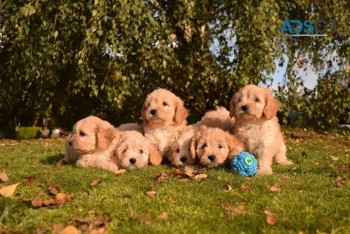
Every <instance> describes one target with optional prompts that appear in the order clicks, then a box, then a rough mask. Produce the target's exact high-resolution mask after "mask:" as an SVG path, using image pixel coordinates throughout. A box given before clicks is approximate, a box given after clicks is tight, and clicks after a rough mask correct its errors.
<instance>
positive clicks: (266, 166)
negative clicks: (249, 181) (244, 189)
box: [256, 152, 273, 176]
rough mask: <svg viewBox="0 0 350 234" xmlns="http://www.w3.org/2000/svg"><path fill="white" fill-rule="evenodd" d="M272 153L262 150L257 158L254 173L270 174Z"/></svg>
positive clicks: (258, 174) (259, 174)
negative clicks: (256, 166)
mask: <svg viewBox="0 0 350 234" xmlns="http://www.w3.org/2000/svg"><path fill="white" fill-rule="evenodd" d="M272 158H273V157H272V155H270V154H269V153H268V152H262V155H260V156H259V157H258V158H257V160H258V172H257V173H256V175H257V176H261V175H272Z"/></svg>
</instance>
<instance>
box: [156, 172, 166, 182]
mask: <svg viewBox="0 0 350 234" xmlns="http://www.w3.org/2000/svg"><path fill="white" fill-rule="evenodd" d="M154 178H155V179H156V180H157V181H159V182H164V181H166V180H168V179H169V176H168V174H167V173H165V172H162V173H158V174H156V175H155V177H154Z"/></svg>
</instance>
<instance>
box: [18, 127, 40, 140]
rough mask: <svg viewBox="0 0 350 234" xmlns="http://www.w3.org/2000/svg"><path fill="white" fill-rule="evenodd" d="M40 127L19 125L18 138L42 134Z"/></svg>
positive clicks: (29, 137)
mask: <svg viewBox="0 0 350 234" xmlns="http://www.w3.org/2000/svg"><path fill="white" fill-rule="evenodd" d="M40 130H41V128H40V127H18V128H17V138H18V139H32V138H38V137H40V136H41V131H40Z"/></svg>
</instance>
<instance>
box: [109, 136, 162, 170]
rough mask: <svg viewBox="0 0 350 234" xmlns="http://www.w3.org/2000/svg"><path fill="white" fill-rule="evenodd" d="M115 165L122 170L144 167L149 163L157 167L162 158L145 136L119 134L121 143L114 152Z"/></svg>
mask: <svg viewBox="0 0 350 234" xmlns="http://www.w3.org/2000/svg"><path fill="white" fill-rule="evenodd" d="M113 156H114V157H115V159H116V162H117V165H118V166H119V167H120V168H123V169H127V170H130V169H134V168H142V167H146V166H147V165H148V163H149V162H150V163H151V164H153V165H159V164H160V162H161V160H162V157H161V155H160V154H159V152H158V151H157V150H156V147H155V146H154V145H152V144H151V143H150V142H149V141H148V140H147V138H146V137H145V136H143V135H142V134H141V133H139V132H137V131H125V132H122V133H121V141H120V144H118V145H117V146H116V147H115V148H114V150H113Z"/></svg>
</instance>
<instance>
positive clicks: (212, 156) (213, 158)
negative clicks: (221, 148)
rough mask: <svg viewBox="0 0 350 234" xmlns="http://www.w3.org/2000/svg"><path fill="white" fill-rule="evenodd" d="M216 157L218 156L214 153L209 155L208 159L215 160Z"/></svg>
mask: <svg viewBox="0 0 350 234" xmlns="http://www.w3.org/2000/svg"><path fill="white" fill-rule="evenodd" d="M215 158H216V157H215V155H213V154H212V155H209V156H208V159H209V160H210V161H214V160H215Z"/></svg>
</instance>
